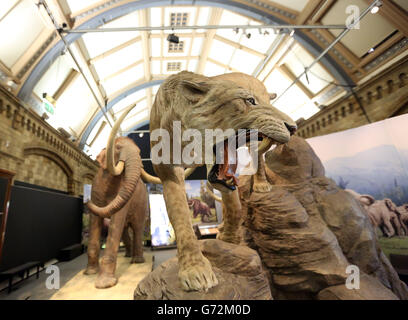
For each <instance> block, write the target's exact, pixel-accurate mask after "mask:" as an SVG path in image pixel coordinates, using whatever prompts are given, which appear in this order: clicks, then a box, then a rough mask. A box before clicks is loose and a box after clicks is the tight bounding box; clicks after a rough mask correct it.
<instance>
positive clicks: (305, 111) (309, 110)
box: [290, 101, 320, 121]
mask: <svg viewBox="0 0 408 320" xmlns="http://www.w3.org/2000/svg"><path fill="white" fill-rule="evenodd" d="M319 111H320V109H319V108H318V107H316V106H315V104H314V103H313V102H312V101H308V102H307V103H305V104H304V105H302V106H300V107H299V108H297V109H296V110H294V111H293V112H292V113H291V115H290V116H291V118H292V119H293V120H295V121H296V120H299V119H300V118H303V119H305V120H307V119H309V118H310V117H312V116H313V115H315V114H316V113H318V112H319Z"/></svg>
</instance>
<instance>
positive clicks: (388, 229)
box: [383, 219, 395, 238]
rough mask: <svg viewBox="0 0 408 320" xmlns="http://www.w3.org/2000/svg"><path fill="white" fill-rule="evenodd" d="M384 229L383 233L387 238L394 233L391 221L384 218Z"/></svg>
mask: <svg viewBox="0 0 408 320" xmlns="http://www.w3.org/2000/svg"><path fill="white" fill-rule="evenodd" d="M383 223H384V225H383V226H384V231H385V234H386V236H387V237H388V238H391V237H393V236H394V235H395V230H394V227H393V226H392V224H391V221H390V220H389V219H384V222H383Z"/></svg>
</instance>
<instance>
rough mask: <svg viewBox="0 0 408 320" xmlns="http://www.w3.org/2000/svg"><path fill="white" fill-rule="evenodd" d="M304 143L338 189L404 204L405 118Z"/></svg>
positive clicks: (407, 181) (407, 183)
mask: <svg viewBox="0 0 408 320" xmlns="http://www.w3.org/2000/svg"><path fill="white" fill-rule="evenodd" d="M307 141H308V142H309V143H310V145H311V146H312V147H313V149H314V150H315V152H316V154H317V155H318V156H319V157H320V159H321V160H322V162H323V165H324V167H325V169H326V176H328V177H330V178H332V179H333V180H335V181H336V182H337V184H338V185H339V186H340V187H342V188H344V189H352V190H354V191H356V192H358V193H360V194H369V195H371V196H373V197H374V198H375V199H377V200H378V199H384V198H390V199H391V200H392V201H393V202H394V203H395V204H396V205H398V206H400V205H402V204H404V203H408V115H403V116H400V117H396V118H391V119H387V120H385V121H380V122H376V123H373V124H370V125H366V126H363V127H359V128H356V129H351V130H346V131H343V132H339V133H334V134H330V135H327V136H322V137H316V138H311V139H308V140H307Z"/></svg>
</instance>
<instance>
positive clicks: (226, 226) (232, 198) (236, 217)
mask: <svg viewBox="0 0 408 320" xmlns="http://www.w3.org/2000/svg"><path fill="white" fill-rule="evenodd" d="M221 194H222V203H223V207H224V210H223V226H222V229H220V230H219V231H220V232H219V233H218V236H217V239H219V240H222V241H225V242H230V243H236V244H239V243H240V241H241V239H240V237H239V232H238V229H239V228H240V225H241V201H240V200H239V193H238V189H236V190H234V191H232V192H221Z"/></svg>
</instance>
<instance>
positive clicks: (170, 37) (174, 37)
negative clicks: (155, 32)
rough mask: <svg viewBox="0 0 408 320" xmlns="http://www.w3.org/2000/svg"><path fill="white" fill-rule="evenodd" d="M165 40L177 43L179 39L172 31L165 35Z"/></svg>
mask: <svg viewBox="0 0 408 320" xmlns="http://www.w3.org/2000/svg"><path fill="white" fill-rule="evenodd" d="M167 41H168V42H171V43H179V42H180V39H179V37H178V36H176V35H175V34H174V33H172V34H169V35H168V36H167Z"/></svg>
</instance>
